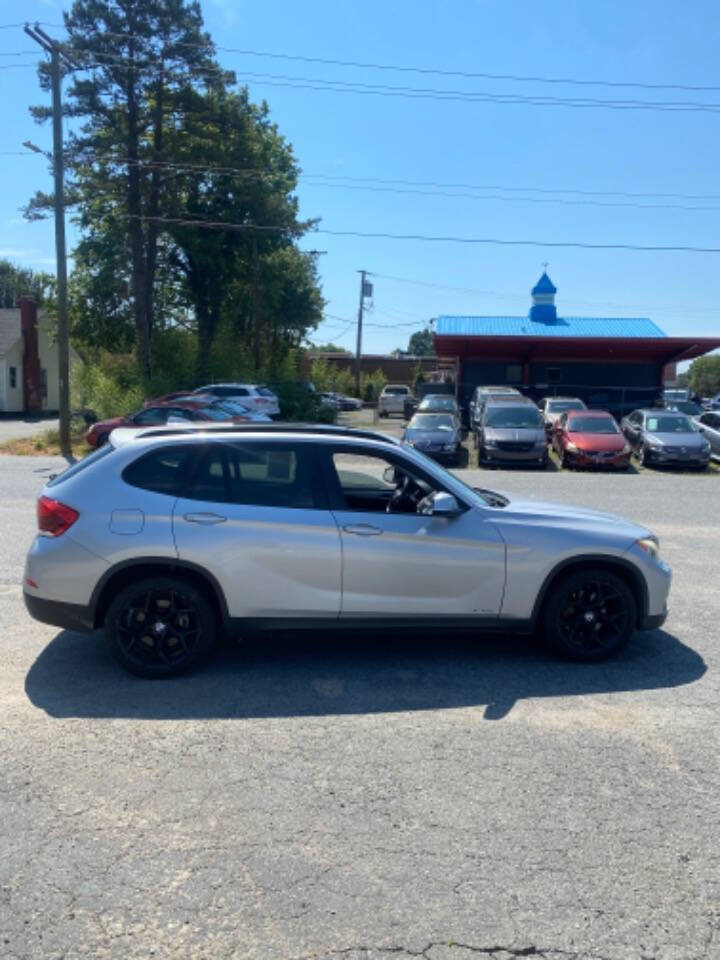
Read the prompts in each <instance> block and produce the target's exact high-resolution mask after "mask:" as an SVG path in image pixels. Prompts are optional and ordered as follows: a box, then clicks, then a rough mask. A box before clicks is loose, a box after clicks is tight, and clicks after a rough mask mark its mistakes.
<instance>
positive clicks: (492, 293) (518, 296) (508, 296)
mask: <svg viewBox="0 0 720 960" xmlns="http://www.w3.org/2000/svg"><path fill="white" fill-rule="evenodd" d="M370 276H371V277H378V278H379V279H380V280H390V281H395V282H397V283H408V284H412V285H413V286H417V287H430V288H433V289H437V290H449V291H451V292H454V293H469V294H473V295H476V296H487V297H496V298H498V299H501V300H522V301H526V300H527V295H526V294H523V293H508V292H506V291H503V292H500V291H498V290H482V289H479V288H477V287H458V286H451V285H449V284H446V283H432V282H431V281H429V280H416V279H415V278H411V277H398V276H393V275H392V274H387V273H375V272H373V271H371V272H370ZM567 302H568V303H574V304H580V305H582V306H586V307H610V308H613V309H632V310H636V309H641V310H650V312H651V313H653V314H658V313H664V314H667V315H668V316H677V315H678V314H679V313H709V314H712V315H713V316H717V313H718V311H717V309H716V308H715V307H686V306H683V307H678V308H677V309H674V310H669V309H667V307H665V308H663V307H649V306H648V304H646V303H645V304H638V303H617V302H613V301H609V300H576V299H570V300H568V301H567Z"/></svg>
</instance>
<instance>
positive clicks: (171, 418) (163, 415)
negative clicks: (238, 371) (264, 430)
mask: <svg viewBox="0 0 720 960" xmlns="http://www.w3.org/2000/svg"><path fill="white" fill-rule="evenodd" d="M279 413H280V405H279V403H278V398H277V396H276V395H275V394H274V393H273V392H272V390H269V389H268V388H267V387H264V386H262V385H259V384H249V383H215V384H208V385H207V386H205V387H198V388H197V389H196V390H191V391H176V392H174V393H168V394H165V395H164V396H161V397H157V398H155V399H154V400H146V401H145V403H144V404H143V409H142V410H139V411H138V412H137V413H133V414H128V415H127V416H121V417H111V418H109V419H106V420H97V421H96V422H95V423H93V424H92V425H91V426H90V429H89V430H88V431H87V433H86V434H85V440H86V441H87V443H88V445H89V446H91V447H102V446H103V445H104V444H106V443H107V441H108V439H109V437H110V434H111V433H112V431H113V430H115V429H116V428H117V427H148V426H161V425H162V424H166V423H188V422H193V423H197V422H202V421H205V422H223V421H225V422H227V423H269V422H270V421H271V419H272V418H273V417H276V416H278V414H279Z"/></svg>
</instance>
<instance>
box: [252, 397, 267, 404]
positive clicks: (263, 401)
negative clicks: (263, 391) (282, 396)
mask: <svg viewBox="0 0 720 960" xmlns="http://www.w3.org/2000/svg"><path fill="white" fill-rule="evenodd" d="M252 402H253V403H265V398H264V397H253V398H252Z"/></svg>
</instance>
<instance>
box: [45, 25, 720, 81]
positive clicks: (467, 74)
mask: <svg viewBox="0 0 720 960" xmlns="http://www.w3.org/2000/svg"><path fill="white" fill-rule="evenodd" d="M45 25H46V26H61V25H59V24H58V25H55V24H45ZM100 35H101V36H108V37H115V38H119V39H123V40H130V39H141V40H145V39H146V38H145V37H140V36H139V35H138V34H130V33H119V32H113V31H110V30H105V31H102V33H101V34H100ZM174 45H175V46H178V47H187V48H195V49H205V48H211V47H214V49H215V50H219V51H221V52H223V53H237V54H241V55H243V56H251V57H261V58H267V59H273V60H290V61H296V62H301V63H318V64H321V65H323V66H333V67H350V68H353V69H361V70H384V71H391V72H395V73H417V74H422V75H430V76H442V77H463V78H465V79H469V80H501V81H505V82H507V81H509V82H513V83H546V84H555V85H562V86H591V87H609V88H613V89H615V88H626V89H632V88H636V89H643V90H684V91H688V92H695V93H702V92H716V91H718V90H720V86H710V85H703V84H688V83H657V82H650V81H643V80H638V81H632V80H598V79H594V78H583V77H547V76H541V75H526V74H516V73H488V72H479V71H468V70H444V69H441V68H436V67H419V66H414V65H413V66H411V65H407V64H397V63H374V62H367V61H359V60H341V59H337V58H332V59H331V58H326V57H310V56H306V55H301V54H291V53H277V52H275V51H268V50H253V49H250V48H244V47H225V46H218V45H215V44H212V45H209V44H203V43H190V42H188V41H177V42H176V43H175V44H174Z"/></svg>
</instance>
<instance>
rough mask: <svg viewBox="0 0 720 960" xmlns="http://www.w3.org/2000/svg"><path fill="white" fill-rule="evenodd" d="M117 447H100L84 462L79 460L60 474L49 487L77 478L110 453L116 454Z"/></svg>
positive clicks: (106, 445) (84, 458) (109, 445)
mask: <svg viewBox="0 0 720 960" xmlns="http://www.w3.org/2000/svg"><path fill="white" fill-rule="evenodd" d="M114 451H115V447H113V445H112V444H111V443H106V444H104V445H103V446H102V447H99V448H98V449H97V450H94V451H93V452H92V453H90V454H88V456H87V457H83V459H82V460H78V462H77V463H74V464H73V465H72V466H71V467H68V468H67V470H63V472H62V473H59V474H58V475H57V476H56V477H53V479H52V480H51V481H50V482H49V483H48V486H49V487H54V486H55V484H56V483H64V482H65V481H66V480H69V479H70V478H71V477H74V476H76V475H77V474H78V473H80V472H81V471H82V470H85V469H86V468H87V467H91V466H92V465H93V464H94V463H97V462H98V460H102V458H103V457H107V455H108V454H109V453H114Z"/></svg>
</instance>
